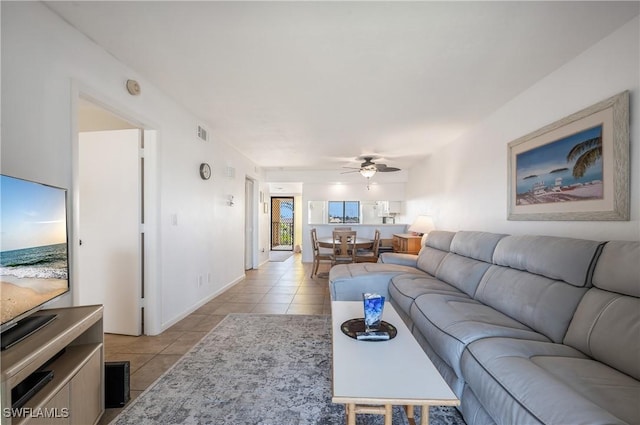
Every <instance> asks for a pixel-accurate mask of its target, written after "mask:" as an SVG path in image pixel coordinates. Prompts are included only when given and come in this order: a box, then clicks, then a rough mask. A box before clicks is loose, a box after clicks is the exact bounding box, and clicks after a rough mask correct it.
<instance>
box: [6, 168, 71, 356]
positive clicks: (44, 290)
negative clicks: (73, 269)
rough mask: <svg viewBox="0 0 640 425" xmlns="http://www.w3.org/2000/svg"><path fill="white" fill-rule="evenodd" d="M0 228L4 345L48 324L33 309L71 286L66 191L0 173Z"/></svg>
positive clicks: (38, 307) (39, 307) (43, 317)
mask: <svg viewBox="0 0 640 425" xmlns="http://www.w3.org/2000/svg"><path fill="white" fill-rule="evenodd" d="M0 232H1V233H0V280H1V285H2V286H1V287H0V315H1V316H2V321H1V324H0V332H2V336H0V341H1V342H2V349H5V348H7V346H8V345H10V344H11V345H12V344H14V343H17V342H18V341H19V340H21V339H23V338H25V337H26V336H28V335H29V334H30V333H32V332H34V331H36V330H37V329H39V328H41V327H42V326H44V325H45V324H46V323H48V321H47V320H46V319H45V318H46V317H47V316H45V315H36V316H33V313H34V312H36V311H38V310H39V309H41V308H42V307H43V305H44V304H45V303H47V302H49V301H51V300H53V299H55V298H58V297H60V296H61V295H63V294H65V293H66V292H69V290H70V286H69V243H68V230H67V191H66V189H63V188H59V187H54V186H50V185H46V184H42V183H36V182H32V181H28V180H23V179H19V178H15V177H10V176H6V175H0ZM53 318H55V317H50V316H49V320H52V319H53Z"/></svg>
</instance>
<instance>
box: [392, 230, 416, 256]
mask: <svg viewBox="0 0 640 425" xmlns="http://www.w3.org/2000/svg"><path fill="white" fill-rule="evenodd" d="M421 241H422V236H415V235H412V234H410V233H398V234H394V235H393V252H400V253H403V254H417V253H418V252H419V251H420V242H421Z"/></svg>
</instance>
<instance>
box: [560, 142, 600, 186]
mask: <svg viewBox="0 0 640 425" xmlns="http://www.w3.org/2000/svg"><path fill="white" fill-rule="evenodd" d="M576 158H577V159H576ZM600 158H602V136H598V137H594V138H593V139H589V140H585V141H584V142H580V143H578V144H577V145H575V146H574V147H573V148H571V150H570V151H569V153H568V154H567V162H571V161H573V160H574V159H575V160H576V163H575V164H574V166H573V177H575V178H579V177H582V176H584V173H585V172H586V171H587V168H589V167H591V166H592V165H593V164H595V163H596V161H597V160H598V159H600Z"/></svg>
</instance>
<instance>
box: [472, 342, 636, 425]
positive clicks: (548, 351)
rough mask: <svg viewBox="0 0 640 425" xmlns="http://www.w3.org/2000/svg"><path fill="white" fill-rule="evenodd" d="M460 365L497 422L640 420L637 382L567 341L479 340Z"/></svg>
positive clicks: (608, 422)
mask: <svg viewBox="0 0 640 425" xmlns="http://www.w3.org/2000/svg"><path fill="white" fill-rule="evenodd" d="M461 368H462V371H463V373H464V376H465V380H466V382H467V385H468V386H469V387H470V388H471V390H472V391H473V393H474V394H475V396H476V397H477V398H478V400H479V401H480V402H481V403H482V405H483V406H484V407H485V409H486V410H487V412H488V413H489V414H490V415H491V416H492V417H493V419H494V420H495V421H496V422H497V423H503V424H516V423H517V424H530V423H545V424H579V423H583V424H586V423H589V424H622V423H625V422H627V423H640V404H639V403H638V395H639V394H640V383H639V382H638V381H636V380H634V379H633V378H631V377H629V376H627V375H625V374H623V373H620V372H618V371H617V370H615V369H612V368H610V367H608V366H606V365H604V364H602V363H600V362H597V361H594V360H592V359H589V358H588V357H586V356H585V355H583V354H582V353H581V352H579V351H578V350H575V349H573V348H571V347H569V346H566V345H562V344H554V343H545V342H540V341H527V340H518V339H510V338H489V339H484V340H479V341H476V342H473V343H472V344H469V346H468V347H467V350H466V351H465V353H464V355H463V357H462V361H461Z"/></svg>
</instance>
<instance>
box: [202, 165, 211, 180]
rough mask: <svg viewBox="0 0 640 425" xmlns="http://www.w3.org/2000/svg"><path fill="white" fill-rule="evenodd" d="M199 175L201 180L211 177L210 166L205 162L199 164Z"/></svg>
mask: <svg viewBox="0 0 640 425" xmlns="http://www.w3.org/2000/svg"><path fill="white" fill-rule="evenodd" d="M200 177H202V180H209V178H210V177H211V167H210V166H209V164H207V163H206V162H203V163H202V164H200Z"/></svg>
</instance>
